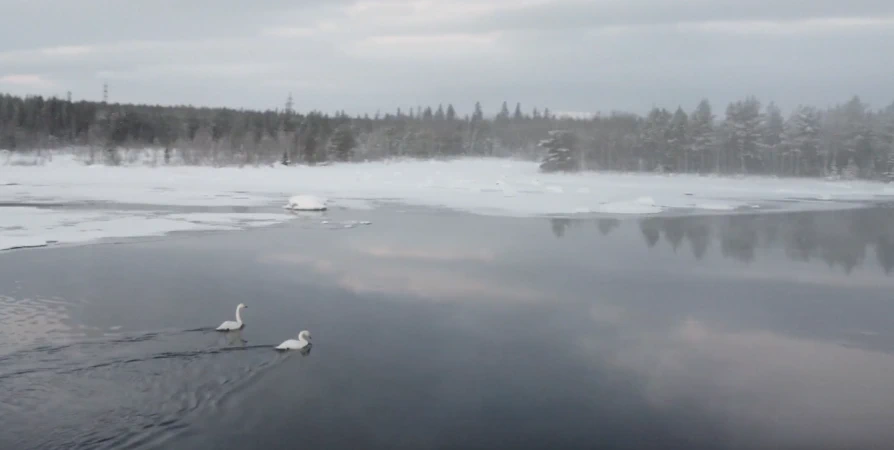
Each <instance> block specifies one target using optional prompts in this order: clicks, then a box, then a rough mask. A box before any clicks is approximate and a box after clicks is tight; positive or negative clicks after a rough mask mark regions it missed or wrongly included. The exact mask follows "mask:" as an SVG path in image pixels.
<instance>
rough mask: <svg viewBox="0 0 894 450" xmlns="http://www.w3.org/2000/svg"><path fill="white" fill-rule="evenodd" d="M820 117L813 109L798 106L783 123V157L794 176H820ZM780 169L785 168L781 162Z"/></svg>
mask: <svg viewBox="0 0 894 450" xmlns="http://www.w3.org/2000/svg"><path fill="white" fill-rule="evenodd" d="M820 124H821V117H820V114H819V112H818V111H817V110H816V109H815V108H811V107H805V106H799V107H798V108H797V109H795V111H794V112H792V115H791V117H789V119H788V120H787V121H786V122H785V125H784V132H783V135H782V142H781V143H780V145H781V147H782V152H783V157H786V156H787V157H788V158H789V160H790V162H789V165H788V166H789V167H790V169H791V173H793V174H794V175H797V176H799V175H820V174H822V170H823V166H822V164H820V163H819V148H820ZM782 167H783V169H784V167H785V161H784V160H783V163H782Z"/></svg>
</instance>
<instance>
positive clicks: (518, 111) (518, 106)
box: [512, 103, 525, 122]
mask: <svg viewBox="0 0 894 450" xmlns="http://www.w3.org/2000/svg"><path fill="white" fill-rule="evenodd" d="M524 117H525V116H524V114H522V110H521V103H516V104H515V113H514V114H513V115H512V119H513V120H515V121H516V122H521V120H522V119H524Z"/></svg>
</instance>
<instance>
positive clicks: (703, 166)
mask: <svg viewBox="0 0 894 450" xmlns="http://www.w3.org/2000/svg"><path fill="white" fill-rule="evenodd" d="M713 131H714V114H713V113H712V112H711V104H710V103H709V102H708V101H707V100H702V101H701V102H699V104H698V107H696V108H695V111H694V112H693V113H692V115H691V116H690V118H689V145H688V149H689V153H690V154H691V155H692V156H695V157H698V158H699V171H702V172H704V171H706V170H707V169H708V165H707V161H706V159H707V157H708V155H709V154H710V153H711V151H712V150H713V148H714V145H713V144H714V138H713Z"/></svg>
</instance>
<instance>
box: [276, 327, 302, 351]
mask: <svg viewBox="0 0 894 450" xmlns="http://www.w3.org/2000/svg"><path fill="white" fill-rule="evenodd" d="M308 346H310V331H307V330H304V331H302V332H300V333H298V339H289V340H287V341H284V342H283V343H282V344H279V345H277V346H276V349H277V350H303V349H305V348H307V347H308Z"/></svg>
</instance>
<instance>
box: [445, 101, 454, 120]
mask: <svg viewBox="0 0 894 450" xmlns="http://www.w3.org/2000/svg"><path fill="white" fill-rule="evenodd" d="M447 120H448V121H450V122H453V121H454V120H456V110H455V109H453V105H450V104H448V105H447Z"/></svg>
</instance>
